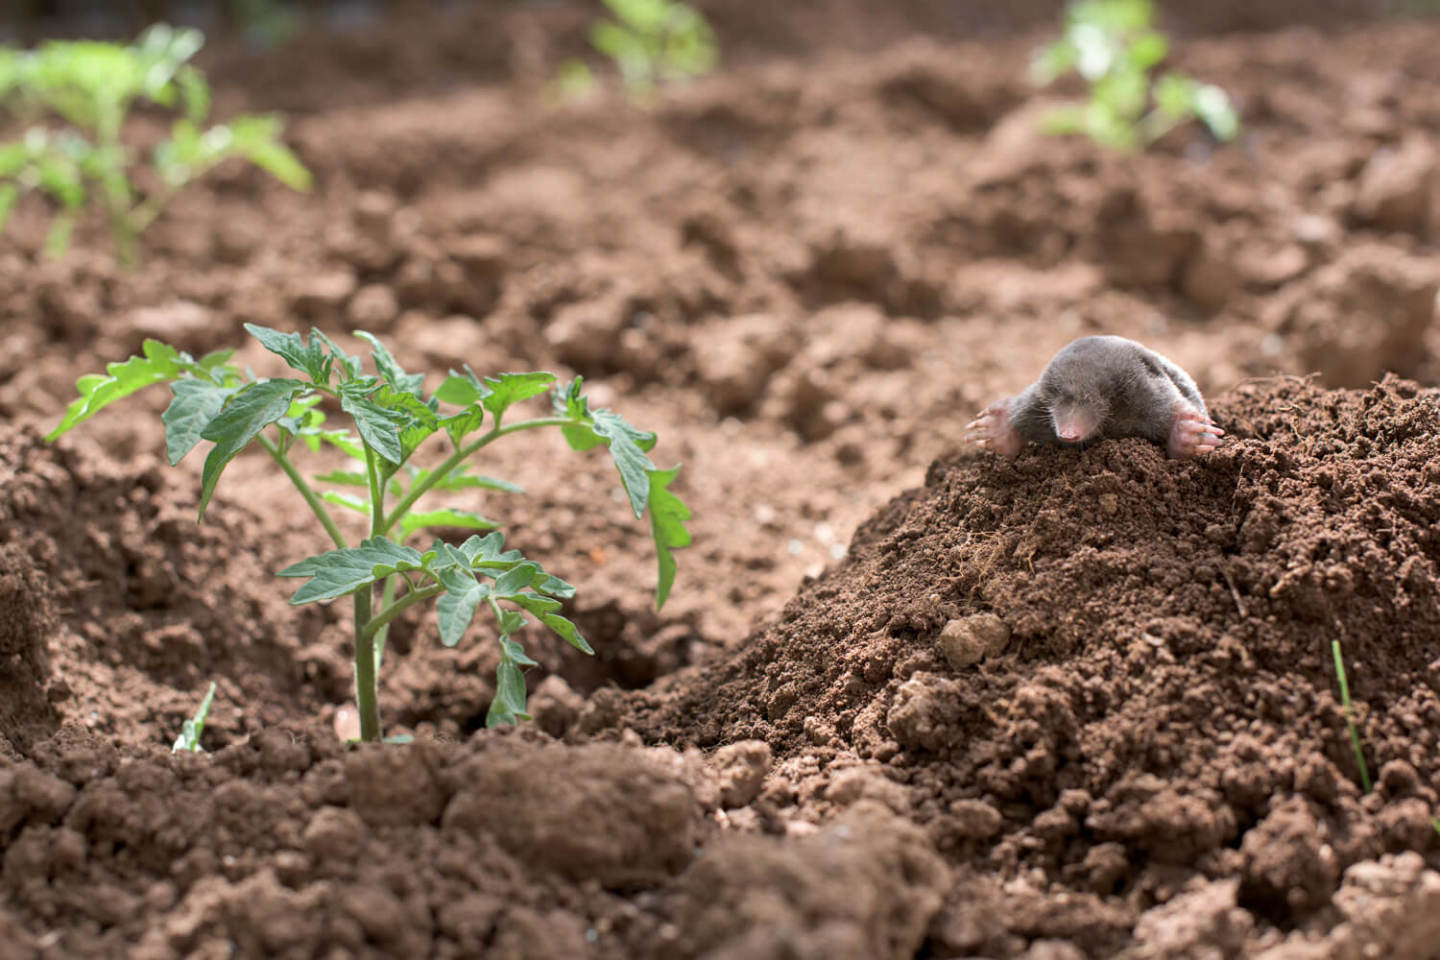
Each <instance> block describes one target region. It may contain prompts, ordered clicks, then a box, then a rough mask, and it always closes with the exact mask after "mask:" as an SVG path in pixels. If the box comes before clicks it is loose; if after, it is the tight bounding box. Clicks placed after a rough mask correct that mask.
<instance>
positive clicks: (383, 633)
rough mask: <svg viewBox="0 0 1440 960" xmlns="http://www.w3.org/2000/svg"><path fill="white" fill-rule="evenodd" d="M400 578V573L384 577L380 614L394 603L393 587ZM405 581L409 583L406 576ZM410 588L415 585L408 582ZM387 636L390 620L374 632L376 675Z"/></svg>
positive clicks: (382, 657) (383, 653)
mask: <svg viewBox="0 0 1440 960" xmlns="http://www.w3.org/2000/svg"><path fill="white" fill-rule="evenodd" d="M400 578H401V575H400V574H398V573H397V574H395V575H393V576H389V577H386V578H385V589H384V591H383V592H382V593H381V594H380V613H381V614H382V615H383V614H384V613H385V611H387V610H389V609H390V608H391V607H392V606H394V604H395V588H396V586H397V585H398V584H399V583H400ZM405 582H406V583H410V578H409V577H406V578H405ZM410 589H411V590H414V589H415V585H414V584H410ZM389 636H390V621H388V620H386V621H385V622H384V623H382V624H381V625H380V630H379V631H378V632H377V633H376V634H375V673H376V674H377V675H378V674H379V673H380V666H381V663H382V662H383V661H384V659H385V641H386V640H387V639H388V638H389Z"/></svg>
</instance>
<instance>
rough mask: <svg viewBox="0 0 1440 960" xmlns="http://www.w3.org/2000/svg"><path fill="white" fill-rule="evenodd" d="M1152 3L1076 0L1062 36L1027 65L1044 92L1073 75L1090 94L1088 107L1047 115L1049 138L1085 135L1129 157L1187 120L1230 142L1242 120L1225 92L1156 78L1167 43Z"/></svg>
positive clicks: (1178, 78) (1178, 77) (1180, 78)
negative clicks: (1126, 152)
mask: <svg viewBox="0 0 1440 960" xmlns="http://www.w3.org/2000/svg"><path fill="white" fill-rule="evenodd" d="M1154 19H1155V8H1154V4H1153V3H1152V2H1151V0H1079V2H1076V3H1072V4H1071V5H1070V7H1069V9H1068V10H1067V12H1066V15H1065V32H1064V35H1063V36H1062V37H1061V38H1060V39H1059V40H1057V41H1056V42H1055V43H1053V44H1051V45H1050V46H1048V47H1046V48H1045V49H1044V50H1042V51H1040V53H1039V54H1038V55H1037V56H1036V57H1035V59H1034V60H1033V61H1032V63H1031V75H1032V77H1033V78H1034V79H1035V81H1036V82H1037V83H1040V84H1042V85H1044V84H1049V83H1052V82H1054V81H1055V80H1056V79H1058V78H1059V77H1061V76H1063V75H1065V74H1067V73H1069V72H1071V71H1072V70H1073V71H1075V72H1077V73H1079V74H1080V76H1081V77H1082V78H1083V79H1084V80H1085V82H1086V83H1087V84H1088V85H1089V88H1090V98H1089V100H1087V101H1086V102H1085V103H1082V104H1075V105H1073V106H1065V107H1061V108H1058V109H1056V110H1054V111H1051V113H1050V114H1049V115H1047V116H1046V118H1045V120H1044V122H1043V125H1044V129H1045V131H1046V132H1047V133H1054V134H1066V133H1083V134H1085V135H1086V136H1088V137H1090V139H1092V140H1094V141H1095V142H1096V143H1098V144H1100V145H1101V146H1104V147H1107V148H1110V149H1113V150H1134V149H1137V148H1139V147H1141V146H1144V145H1146V144H1149V143H1153V142H1154V141H1155V140H1157V139H1159V138H1160V137H1162V136H1164V135H1165V134H1166V133H1168V132H1169V131H1170V130H1172V129H1174V128H1175V127H1177V126H1179V125H1180V124H1183V123H1188V122H1189V121H1191V120H1200V121H1201V122H1202V123H1204V124H1205V126H1206V127H1207V128H1209V130H1210V132H1211V133H1212V134H1214V136H1215V137H1216V139H1218V140H1221V141H1226V142H1228V141H1230V140H1234V139H1235V138H1236V137H1237V136H1239V133H1240V118H1239V115H1238V114H1237V113H1236V112H1235V108H1234V106H1233V105H1232V104H1231V103H1230V98H1229V97H1228V96H1227V95H1226V94H1225V91H1223V90H1221V89H1220V88H1219V87H1217V86H1214V85H1213V84H1207V83H1200V82H1198V81H1196V80H1193V79H1191V78H1189V77H1187V76H1184V75H1182V74H1178V73H1174V72H1167V73H1164V74H1162V75H1161V76H1160V77H1159V78H1153V77H1152V73H1153V71H1154V70H1155V69H1156V68H1157V67H1158V66H1159V65H1160V63H1161V62H1162V61H1164V59H1165V58H1166V56H1168V55H1169V52H1170V43H1169V41H1168V40H1167V39H1166V38H1165V35H1164V34H1163V33H1160V32H1159V31H1158V30H1156V29H1154V27H1153V23H1154Z"/></svg>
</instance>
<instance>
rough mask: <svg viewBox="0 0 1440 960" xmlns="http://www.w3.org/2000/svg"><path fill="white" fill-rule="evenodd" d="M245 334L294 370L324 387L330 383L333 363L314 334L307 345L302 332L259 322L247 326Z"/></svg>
mask: <svg viewBox="0 0 1440 960" xmlns="http://www.w3.org/2000/svg"><path fill="white" fill-rule="evenodd" d="M245 331H246V332H247V333H249V334H250V336H252V337H254V338H255V339H256V340H259V341H260V345H261V346H262V347H264V348H265V349H266V350H269V351H270V352H271V353H273V354H276V355H277V356H279V357H280V358H281V359H283V360H284V361H285V362H286V363H288V364H289V365H290V366H291V367H293V368H294V369H296V370H299V371H300V372H301V373H303V374H305V375H306V376H308V377H309V378H310V379H311V380H313V381H315V382H316V383H318V384H320V385H321V386H329V384H330V365H331V364H332V363H333V361H332V360H331V358H330V356H329V354H327V353H326V350H325V342H324V341H323V340H321V339H320V337H319V336H317V335H316V332H315V331H311V333H310V340H309V342H308V343H307V342H306V341H305V340H304V339H303V338H301V336H300V334H298V333H281V332H280V331H279V330H272V329H270V328H269V327H262V326H260V325H259V324H256V323H247V324H245Z"/></svg>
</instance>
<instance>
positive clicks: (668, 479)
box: [649, 467, 691, 610]
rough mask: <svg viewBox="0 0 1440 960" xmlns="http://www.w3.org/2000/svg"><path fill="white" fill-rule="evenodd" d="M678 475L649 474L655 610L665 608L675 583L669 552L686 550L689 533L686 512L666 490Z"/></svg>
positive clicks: (674, 472) (673, 472)
mask: <svg viewBox="0 0 1440 960" xmlns="http://www.w3.org/2000/svg"><path fill="white" fill-rule="evenodd" d="M679 475H680V468H679V467H673V468H671V469H669V470H652V471H650V476H649V483H650V531H651V533H652V534H653V536H654V538H655V553H656V555H657V557H658V560H659V566H660V576H659V580H658V581H657V582H656V584H655V609H656V610H659V609H660V608H661V607H663V606H665V601H666V599H667V598H669V596H670V588H671V586H673V585H674V583H675V555H674V553H672V552H671V551H674V550H679V549H681V548H683V547H688V546H690V540H691V538H690V531H689V530H687V529H685V521H686V520H689V519H690V508H689V507H687V506H685V502H684V501H683V500H681V499H680V498H679V497H678V496H676V495H675V494H673V493H671V492H670V490H669V489H668V488H669V486H670V484H671V483H672V482H673V481H674V480H675V478H676V477H677V476H679Z"/></svg>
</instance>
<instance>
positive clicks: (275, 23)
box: [229, 0, 301, 50]
mask: <svg viewBox="0 0 1440 960" xmlns="http://www.w3.org/2000/svg"><path fill="white" fill-rule="evenodd" d="M229 11H230V15H231V16H232V17H233V18H234V19H235V21H236V22H238V24H239V26H240V29H241V31H242V32H243V33H244V35H245V39H246V40H247V41H249V42H250V43H252V44H254V45H255V46H256V47H258V48H259V49H261V50H273V49H275V48H276V47H283V46H284V45H285V44H287V43H289V42H290V41H291V40H293V39H294V38H295V35H296V34H297V33H299V32H300V24H301V17H300V14H299V13H297V12H296V11H294V10H292V9H291V8H290V7H288V6H286V5H285V4H284V3H281V2H280V0H230V3H229Z"/></svg>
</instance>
